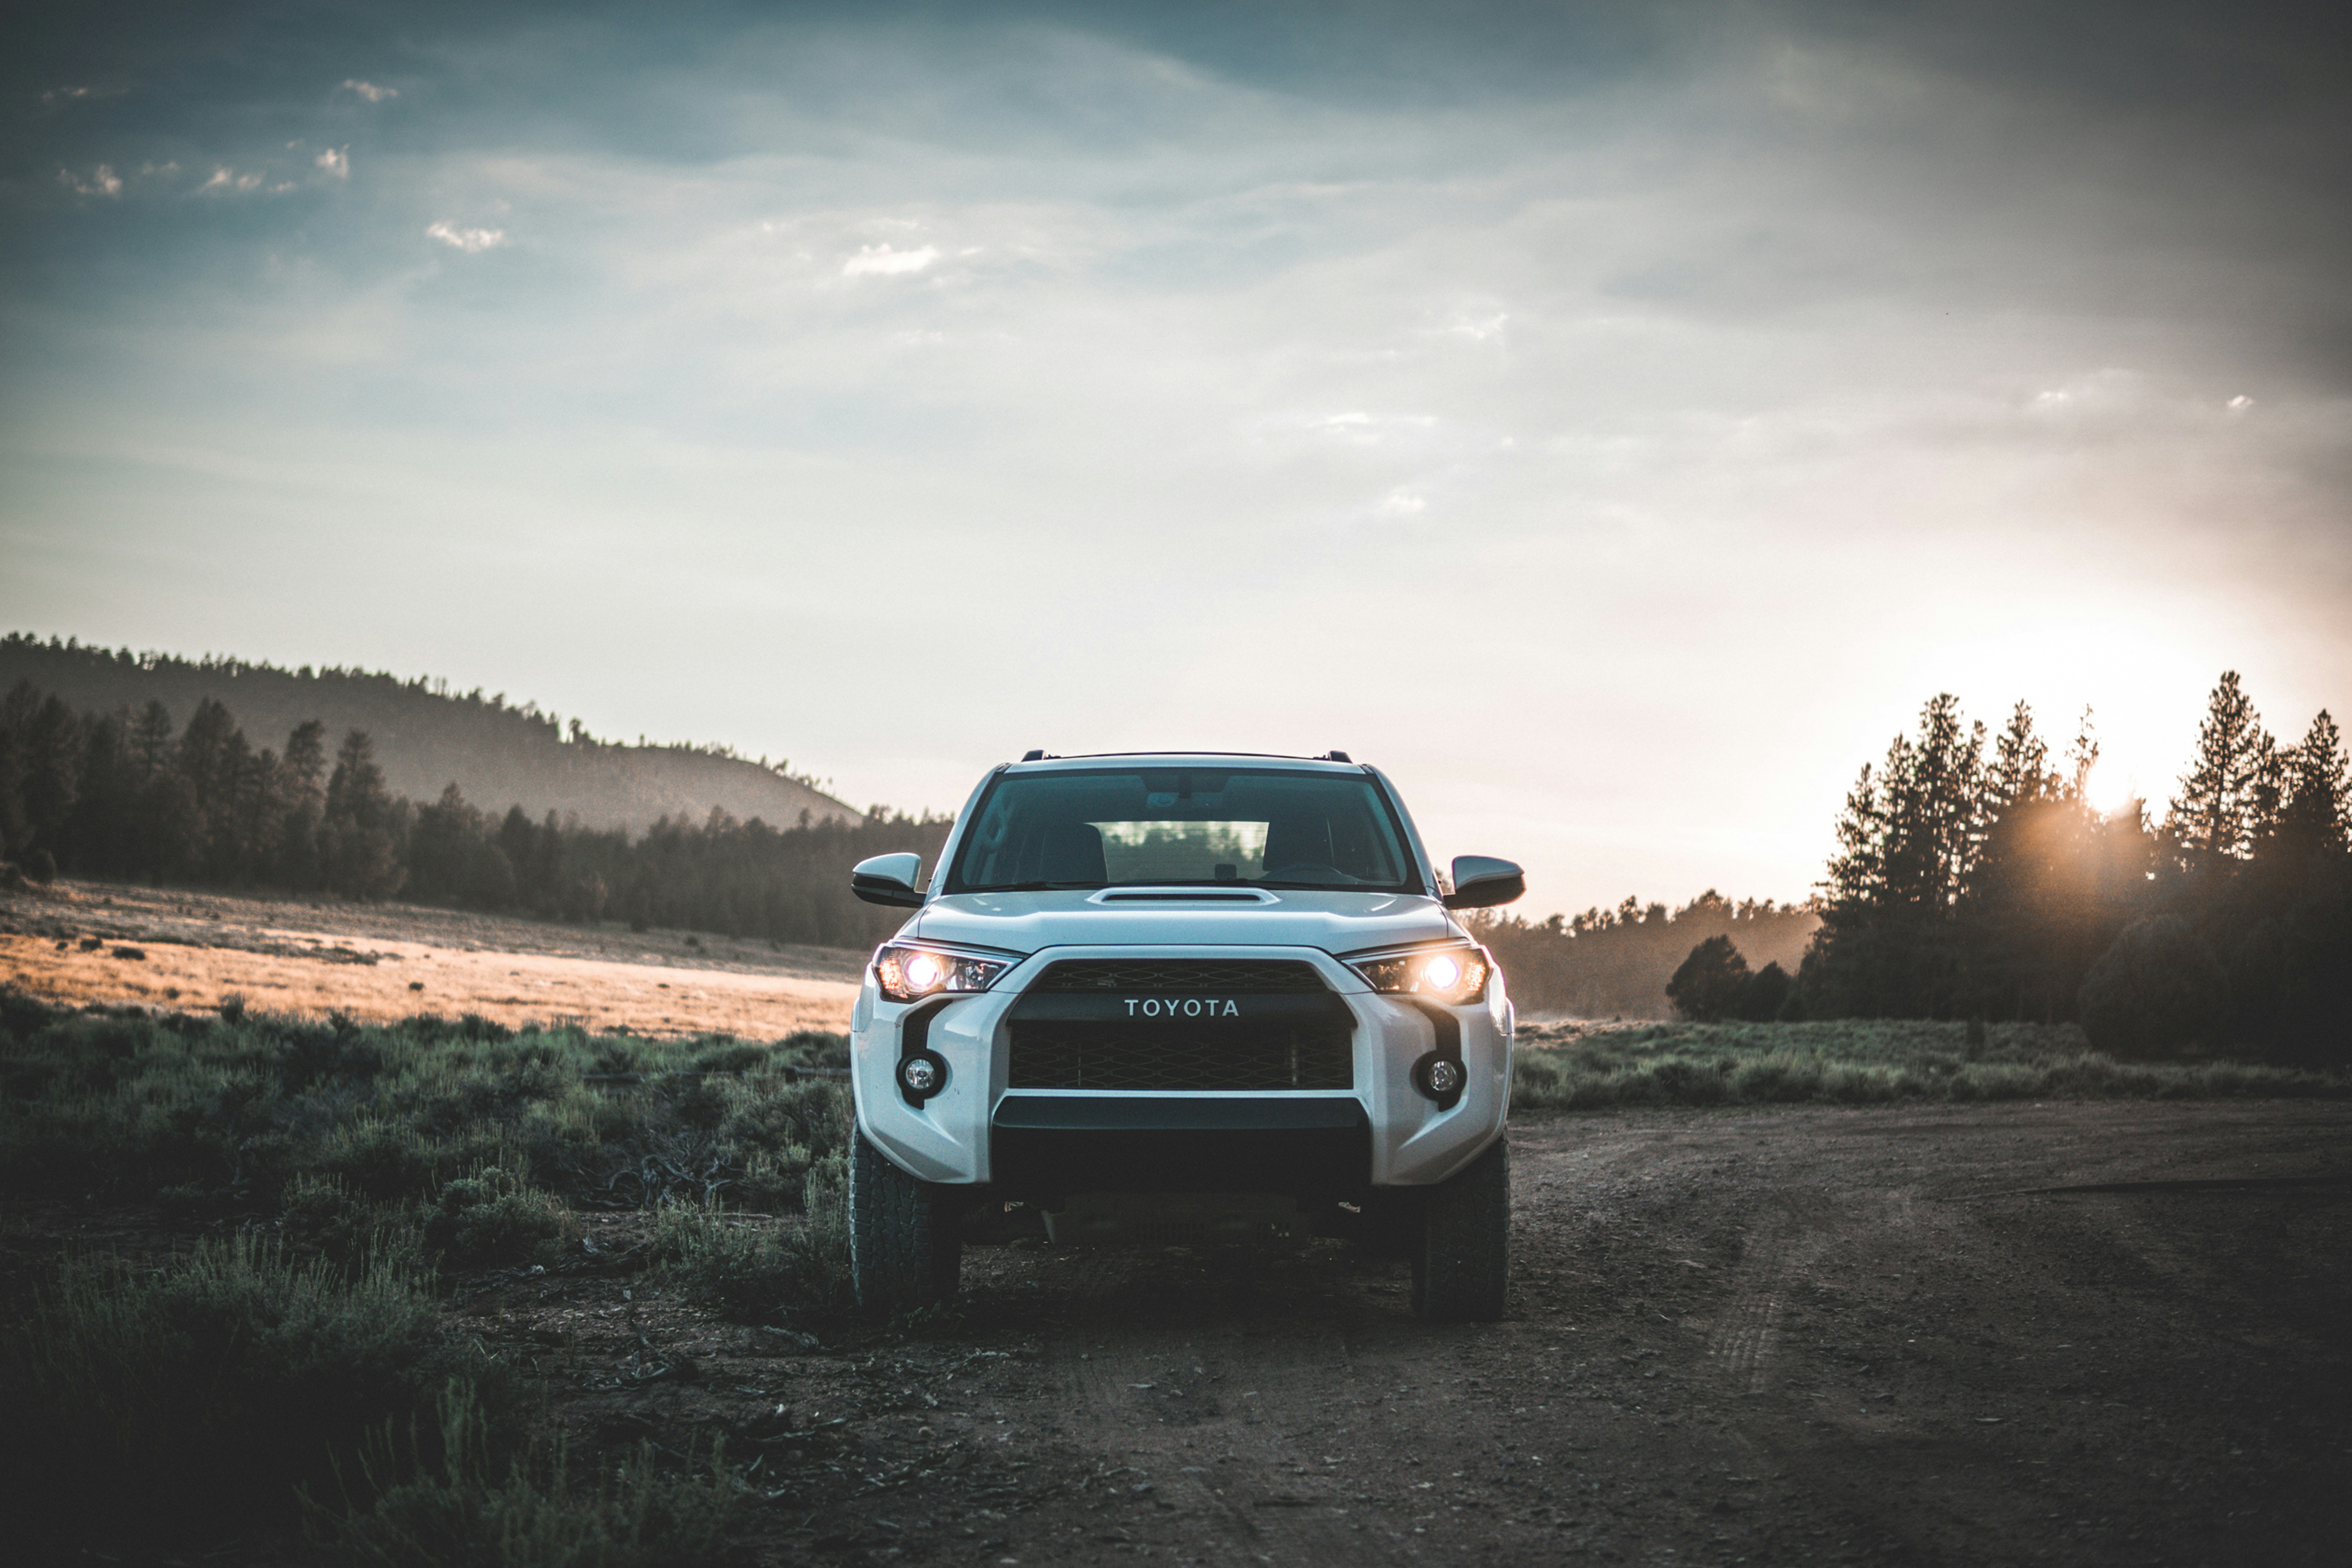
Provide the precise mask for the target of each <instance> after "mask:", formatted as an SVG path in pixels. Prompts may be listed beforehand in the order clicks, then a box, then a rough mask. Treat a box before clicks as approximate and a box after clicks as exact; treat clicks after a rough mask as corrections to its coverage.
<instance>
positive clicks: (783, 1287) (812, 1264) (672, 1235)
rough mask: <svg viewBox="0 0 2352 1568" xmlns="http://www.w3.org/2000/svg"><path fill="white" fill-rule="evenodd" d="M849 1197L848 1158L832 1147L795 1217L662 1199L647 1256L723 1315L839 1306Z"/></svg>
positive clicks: (758, 1315)
mask: <svg viewBox="0 0 2352 1568" xmlns="http://www.w3.org/2000/svg"><path fill="white" fill-rule="evenodd" d="M848 1199H849V1183H848V1160H847V1157H846V1155H844V1154H842V1153H840V1152H835V1153H834V1154H831V1155H827V1156H826V1157H825V1158H824V1160H822V1161H820V1162H819V1163H818V1164H817V1165H815V1166H814V1167H812V1168H811V1169H810V1171H809V1173H808V1175H807V1176H806V1178H805V1181H804V1190H803V1197H802V1207H803V1218H802V1219H800V1220H799V1221H797V1222H795V1221H792V1220H783V1221H778V1220H773V1219H761V1218H751V1217H747V1216H743V1215H735V1214H730V1213H728V1212H727V1211H726V1210H725V1209H723V1208H721V1207H718V1206H717V1205H715V1204H710V1203H702V1204H683V1203H672V1204H666V1205H664V1206H663V1207H662V1208H661V1209H660V1210H659V1211H658V1212H657V1213H656V1215H655V1218H654V1230H653V1247H654V1256H655V1257H656V1259H657V1260H659V1261H660V1264H661V1266H662V1268H663V1270H664V1272H665V1273H666V1274H667V1276H668V1277H669V1278H671V1279H673V1280H675V1281H677V1283H678V1284H679V1285H680V1286H681V1287H682V1288H683V1289H684V1290H685V1291H687V1293H688V1295H689V1296H692V1297H693V1298H695V1299H696V1300H698V1301H702V1302H704V1303H706V1304H707V1305H709V1306H711V1307H713V1308H715V1309H717V1310H718V1311H719V1312H724V1313H726V1314H727V1315H729V1316H730V1317H735V1318H740V1319H745V1320H748V1321H751V1322H759V1321H761V1320H764V1319H771V1318H776V1317H790V1316H794V1315H803V1314H809V1315H823V1314H826V1313H832V1312H841V1311H844V1310H845V1309H846V1308H847V1307H848V1306H849V1304H850V1300H851V1296H850V1287H849V1207H848Z"/></svg>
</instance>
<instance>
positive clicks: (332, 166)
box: [311, 147, 352, 180]
mask: <svg viewBox="0 0 2352 1568" xmlns="http://www.w3.org/2000/svg"><path fill="white" fill-rule="evenodd" d="M311 162H314V163H316V164H317V165H318V166H319V167H320V168H321V169H324V170H325V171H326V172H328V173H330V174H332V175H333V176H334V177H335V178H336V179H338V180H348V179H350V178H351V177H352V152H351V149H350V148H348V147H330V148H328V149H327V150H326V151H325V152H321V153H320V154H319V155H318V156H317V157H316V158H313V159H312V160H311Z"/></svg>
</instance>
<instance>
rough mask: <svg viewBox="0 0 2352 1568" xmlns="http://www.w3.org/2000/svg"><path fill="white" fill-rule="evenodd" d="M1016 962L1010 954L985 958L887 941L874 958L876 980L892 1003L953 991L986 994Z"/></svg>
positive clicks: (911, 943) (950, 949)
mask: <svg viewBox="0 0 2352 1568" xmlns="http://www.w3.org/2000/svg"><path fill="white" fill-rule="evenodd" d="M1013 963H1014V959H1013V957H1012V956H1010V955H1007V956H1004V957H1001V958H985V957H982V956H980V955H978V954H976V953H959V952H956V951H955V950H954V949H952V948H948V947H932V946H925V945H922V944H919V943H913V942H887V943H885V944H883V946H881V947H880V948H879V949H878V950H877V951H876V953H875V955H874V978H875V980H876V981H877V983H878V984H879V985H880V986H881V988H882V994H883V995H884V996H886V997H887V998H890V999H891V1000H892V1001H894V1002H911V1001H916V1000H919V999H920V998H924V997H935V996H940V995H942V994H946V993H951V992H958V991H984V990H986V989H988V988H989V987H991V986H992V985H994V984H995V983H996V977H997V976H999V975H1002V974H1003V973H1004V971H1005V970H1007V969H1009V968H1011V967H1013Z"/></svg>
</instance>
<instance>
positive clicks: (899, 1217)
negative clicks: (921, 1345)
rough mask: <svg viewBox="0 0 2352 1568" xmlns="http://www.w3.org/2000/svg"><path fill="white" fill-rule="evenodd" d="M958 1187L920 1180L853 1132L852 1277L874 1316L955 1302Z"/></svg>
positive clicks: (861, 1302) (959, 1255) (959, 1263)
mask: <svg viewBox="0 0 2352 1568" xmlns="http://www.w3.org/2000/svg"><path fill="white" fill-rule="evenodd" d="M957 1196H958V1195H957V1194H956V1193H955V1191H954V1189H952V1188H950V1187H945V1186H939V1185H938V1184H936V1183H933V1182H927V1181H919V1180H917V1179H916V1178H915V1177H913V1176H908V1174H907V1173H906V1172H905V1171H902V1170H900V1169H899V1168H898V1166H894V1165H892V1164H891V1163H890V1160H889V1157H888V1156H887V1155H884V1154H883V1153H882V1151H881V1150H879V1149H877V1148H876V1147H875V1146H874V1145H872V1144H869V1143H867V1142H866V1134H864V1133H856V1134H853V1135H852V1137H851V1140H850V1148H849V1281H850V1286H851V1288H852V1289H853V1290H854V1291H856V1295H857V1305H858V1307H859V1309H860V1310H861V1311H864V1312H870V1313H872V1314H874V1315H876V1316H877V1317H887V1316H889V1315H891V1314H892V1313H896V1312H912V1311H914V1310H915V1309H916V1308H918V1307H929V1306H936V1305H938V1304H939V1303H940V1302H942V1301H952V1300H953V1299H954V1297H955V1292H956V1276H957V1275H958V1274H959V1273H960V1272H961V1270H962V1268H963V1234H962V1230H961V1226H960V1224H959V1221H960V1220H961V1218H962V1206H961V1204H960V1203H958V1202H957V1201H956V1198H957Z"/></svg>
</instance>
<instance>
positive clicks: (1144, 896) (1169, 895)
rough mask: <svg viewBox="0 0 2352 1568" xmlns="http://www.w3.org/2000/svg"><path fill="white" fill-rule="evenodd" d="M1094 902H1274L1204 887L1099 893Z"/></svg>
mask: <svg viewBox="0 0 2352 1568" xmlns="http://www.w3.org/2000/svg"><path fill="white" fill-rule="evenodd" d="M1094 902H1095V903H1097V904H1272V903H1273V902H1274V900H1273V899H1271V898H1268V897H1267V896H1266V895H1265V894H1263V893H1249V892H1244V891H1240V890H1236V891H1234V892H1232V893H1227V892H1224V891H1223V890H1221V889H1211V888H1205V887H1204V888H1202V889H1200V890H1199V891H1198V892H1188V891H1185V890H1182V889H1175V888H1171V889H1169V890H1168V891H1166V892H1160V893H1098V894H1096V895H1095V897H1094Z"/></svg>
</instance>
